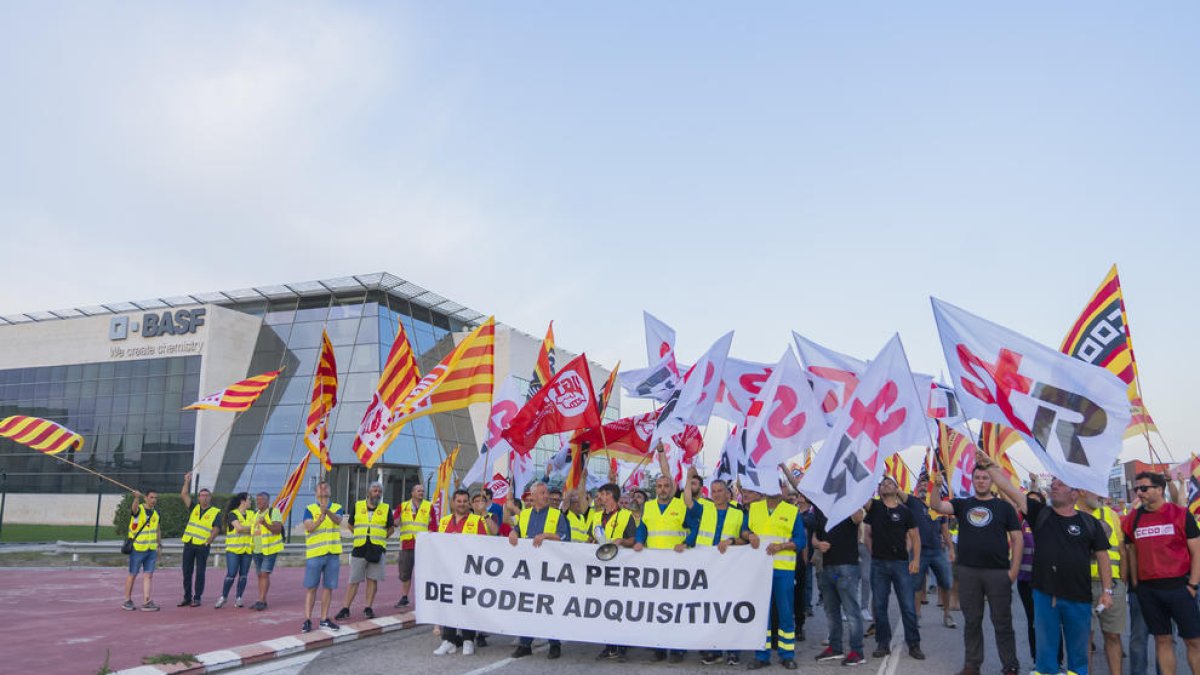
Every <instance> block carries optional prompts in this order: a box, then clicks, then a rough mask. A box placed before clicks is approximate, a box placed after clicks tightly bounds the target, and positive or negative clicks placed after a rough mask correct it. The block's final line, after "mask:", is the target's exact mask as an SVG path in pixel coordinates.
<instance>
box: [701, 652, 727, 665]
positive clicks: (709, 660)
mask: <svg viewBox="0 0 1200 675" xmlns="http://www.w3.org/2000/svg"><path fill="white" fill-rule="evenodd" d="M722 660H723V659H722V658H721V655H720V654H718V653H713V654H705V655H704V656H701V657H700V663H701V664H702V665H705V666H715V665H716V664H718V663H720V662H721V661H722Z"/></svg>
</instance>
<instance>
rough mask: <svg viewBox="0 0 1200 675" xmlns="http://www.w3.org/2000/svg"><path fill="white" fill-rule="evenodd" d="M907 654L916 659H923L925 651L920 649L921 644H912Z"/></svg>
mask: <svg viewBox="0 0 1200 675" xmlns="http://www.w3.org/2000/svg"><path fill="white" fill-rule="evenodd" d="M908 655H909V656H911V657H912V658H914V659H916V660H918V661H924V660H925V652H923V651H921V645H912V646H911V647H909V648H908Z"/></svg>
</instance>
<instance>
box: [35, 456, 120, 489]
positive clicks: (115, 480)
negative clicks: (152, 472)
mask: <svg viewBox="0 0 1200 675" xmlns="http://www.w3.org/2000/svg"><path fill="white" fill-rule="evenodd" d="M42 454H46V455H47V456H48V457H53V458H54V459H57V460H58V461H60V462H62V463H63V464H70V465H71V466H73V467H75V468H76V469H83V470H84V471H86V472H88V473H90V474H92V475H93V476H96V477H97V478H102V479H104V480H106V481H108V482H110V483H112V484H113V485H116V486H117V487H119V488H124V489H126V490H128V491H130V492H137V490H135V489H133V488H131V487H129V486H128V485H126V484H124V483H122V482H121V481H119V480H117V479H115V478H109V477H108V476H106V475H104V474H102V473H100V472H99V471H95V470H93V469H89V468H87V467H86V466H84V465H82V464H79V463H76V462H72V461H71V460H69V459H65V458H63V457H59V456H58V455H50V454H48V453H42Z"/></svg>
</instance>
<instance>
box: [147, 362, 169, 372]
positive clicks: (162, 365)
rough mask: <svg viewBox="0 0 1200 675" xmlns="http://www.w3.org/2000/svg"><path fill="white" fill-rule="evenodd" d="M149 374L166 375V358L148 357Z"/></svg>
mask: <svg viewBox="0 0 1200 675" xmlns="http://www.w3.org/2000/svg"><path fill="white" fill-rule="evenodd" d="M149 374H150V375H166V374H167V359H150V360H149Z"/></svg>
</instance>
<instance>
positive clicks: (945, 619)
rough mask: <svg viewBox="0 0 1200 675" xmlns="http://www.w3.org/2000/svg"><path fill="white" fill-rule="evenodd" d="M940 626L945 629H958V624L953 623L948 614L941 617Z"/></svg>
mask: <svg viewBox="0 0 1200 675" xmlns="http://www.w3.org/2000/svg"><path fill="white" fill-rule="evenodd" d="M942 625H943V626H945V627H946V628H958V624H956V623H954V619H952V618H950V615H949V614H947V615H946V616H944V617H942Z"/></svg>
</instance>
